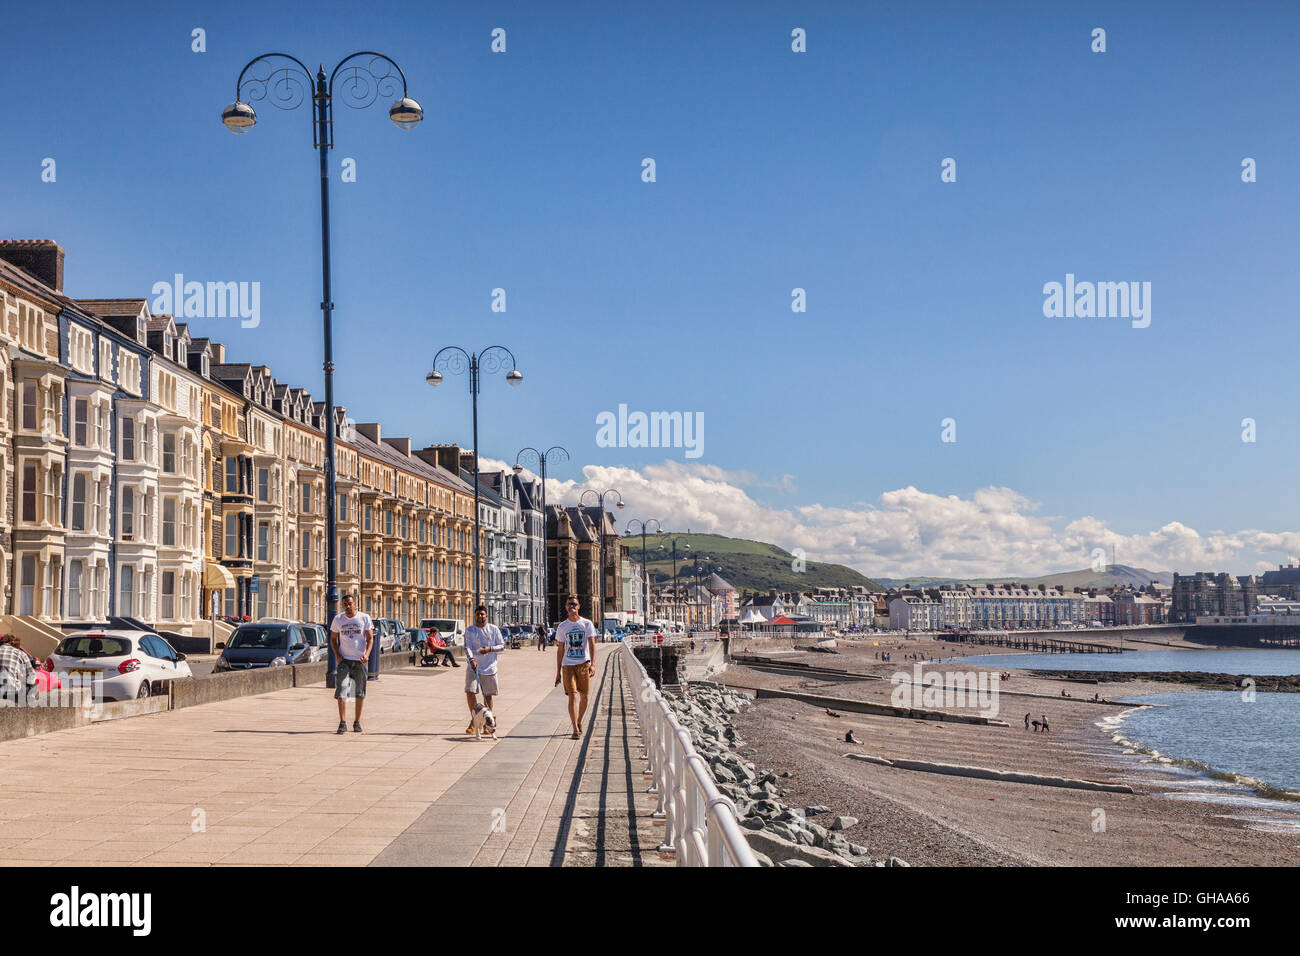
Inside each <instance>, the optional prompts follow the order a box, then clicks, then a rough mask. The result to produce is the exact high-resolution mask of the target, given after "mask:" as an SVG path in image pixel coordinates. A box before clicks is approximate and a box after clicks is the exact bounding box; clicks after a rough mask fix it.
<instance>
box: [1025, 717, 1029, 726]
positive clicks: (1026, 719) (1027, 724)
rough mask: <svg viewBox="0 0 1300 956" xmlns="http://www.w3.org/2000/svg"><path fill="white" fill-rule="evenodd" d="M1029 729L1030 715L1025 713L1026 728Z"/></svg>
mask: <svg viewBox="0 0 1300 956" xmlns="http://www.w3.org/2000/svg"><path fill="white" fill-rule="evenodd" d="M1028 729H1029V715H1028V714H1025V730H1028Z"/></svg>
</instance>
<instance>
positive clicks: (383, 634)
mask: <svg viewBox="0 0 1300 956" xmlns="http://www.w3.org/2000/svg"><path fill="white" fill-rule="evenodd" d="M371 623H372V624H374V626H375V641H376V642H377V643H378V644H379V653H381V654H387V653H388V652H389V651H391V650H392V649H393V647H394V646H395V644H396V643H397V641H396V638H395V635H394V633H393V622H392V621H390V620H388V619H387V618H382V617H381V618H378V619H376V620H372V621H371Z"/></svg>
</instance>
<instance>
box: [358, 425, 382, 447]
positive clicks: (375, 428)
mask: <svg viewBox="0 0 1300 956" xmlns="http://www.w3.org/2000/svg"><path fill="white" fill-rule="evenodd" d="M357 434H358V435H365V436H366V437H367V438H369V439H370V440H371V441H372V442H374V443H375V444H376V445H378V444H379V422H357Z"/></svg>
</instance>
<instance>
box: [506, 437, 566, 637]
mask: <svg viewBox="0 0 1300 956" xmlns="http://www.w3.org/2000/svg"><path fill="white" fill-rule="evenodd" d="M526 452H532V453H533V457H534V458H536V459H537V462H538V465H539V466H540V469H541V476H542V618H543V620H542V622H541V623H542V626H543V627H545V626H546V620H545V619H546V618H547V617H549V616H550V615H549V614H548V613H547V612H548V611H549V610H550V608H548V607H547V600H548V599H549V598H550V588H549V587H548V583H547V578H548V573H549V567H548V564H549V560H550V558H549V555H548V552H547V550H546V549H547V537H546V462H547V460H548V459H549V458H550V457H552V456H553V455H563V456H564V457H563V458H561V459H560V461H568V460H569V452H568V450H567V449H566V448H564V446H562V445H552V446H551V447H550V448H548V449H546V451H538V450H537V449H536V448H533V447H532V446H531V445H530V446H528V447H526V448H521V449H519V453H518V454H516V455H515V467H514V471H515V474H516V475H517V474H519V473H520V472H521V471H523V470H524V466H523V465H522V464H520V461H521V459H522V458H523V457H524V454H525V453H526Z"/></svg>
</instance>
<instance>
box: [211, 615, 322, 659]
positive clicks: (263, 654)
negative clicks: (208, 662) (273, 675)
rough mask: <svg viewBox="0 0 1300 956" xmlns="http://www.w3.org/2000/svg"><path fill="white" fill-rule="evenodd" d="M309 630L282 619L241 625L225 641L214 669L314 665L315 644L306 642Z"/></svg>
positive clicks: (301, 625)
mask: <svg viewBox="0 0 1300 956" xmlns="http://www.w3.org/2000/svg"><path fill="white" fill-rule="evenodd" d="M306 627H307V625H303V624H299V623H298V622H296V621H288V620H284V619H282V618H262V619H261V620H259V621H255V622H254V623H252V624H241V625H239V627H237V628H235V632H234V633H233V634H231V635H230V638H229V639H228V640H227V641H226V646H225V647H224V648H223V649H222V651H221V656H220V657H218V658H217V661H216V663H215V664H213V665H212V670H213V672H220V671H232V670H247V669H249V668H250V667H283V666H285V665H286V664H308V663H311V660H312V656H311V655H312V645H310V644H308V643H307V635H306V634H305V633H304V631H305V628H306Z"/></svg>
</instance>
